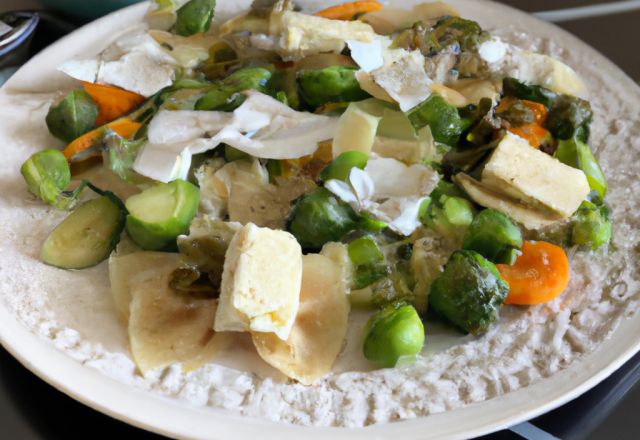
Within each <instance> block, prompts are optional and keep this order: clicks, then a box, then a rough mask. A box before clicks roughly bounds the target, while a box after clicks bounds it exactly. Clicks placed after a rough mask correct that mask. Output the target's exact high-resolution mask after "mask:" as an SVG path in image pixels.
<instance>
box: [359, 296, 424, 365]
mask: <svg viewBox="0 0 640 440" xmlns="http://www.w3.org/2000/svg"><path fill="white" fill-rule="evenodd" d="M362 341H363V350H364V356H365V357H366V358H367V359H369V360H371V361H374V362H376V363H378V364H379V365H380V366H382V367H385V368H391V367H394V366H395V365H396V363H397V362H398V359H400V357H402V356H411V355H416V354H419V353H420V351H422V345H423V344H424V327H423V325H422V321H420V317H419V316H418V313H417V312H416V309H414V308H413V307H412V306H410V305H408V304H406V303H405V302H402V301H399V302H396V303H393V304H389V305H388V306H386V307H385V308H384V309H382V310H380V311H379V312H378V313H376V314H375V315H373V316H372V317H371V319H369V321H368V322H367V325H366V326H365V328H364V333H363V335H362Z"/></svg>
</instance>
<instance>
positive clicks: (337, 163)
mask: <svg viewBox="0 0 640 440" xmlns="http://www.w3.org/2000/svg"><path fill="white" fill-rule="evenodd" d="M368 161H369V156H368V155H366V154H365V153H362V152H361V151H345V152H344V153H342V154H340V155H339V156H338V157H336V158H335V159H333V161H332V162H331V164H329V166H328V167H326V168H325V169H324V170H322V173H321V174H320V179H322V181H323V182H327V181H329V180H332V179H336V180H341V181H343V182H346V181H347V179H348V178H349V173H350V172H351V169H352V168H354V167H355V168H360V169H361V170H364V167H366V166H367V162H368Z"/></svg>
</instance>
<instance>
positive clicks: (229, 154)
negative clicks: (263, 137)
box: [224, 144, 249, 162]
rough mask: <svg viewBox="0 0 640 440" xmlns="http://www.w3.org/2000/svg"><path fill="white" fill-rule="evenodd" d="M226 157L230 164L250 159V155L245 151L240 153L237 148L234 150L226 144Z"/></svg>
mask: <svg viewBox="0 0 640 440" xmlns="http://www.w3.org/2000/svg"><path fill="white" fill-rule="evenodd" d="M224 157H226V158H227V160H228V161H229V162H232V161H234V160H238V159H244V158H246V157H249V155H248V154H247V153H245V152H244V151H240V150H238V149H237V148H233V147H232V146H231V145H226V144H225V146H224Z"/></svg>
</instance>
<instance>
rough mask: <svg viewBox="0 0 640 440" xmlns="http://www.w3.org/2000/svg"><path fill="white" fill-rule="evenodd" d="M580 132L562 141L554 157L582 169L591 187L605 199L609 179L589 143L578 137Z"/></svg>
mask: <svg viewBox="0 0 640 440" xmlns="http://www.w3.org/2000/svg"><path fill="white" fill-rule="evenodd" d="M579 134H580V133H579V131H578V133H577V135H576V136H574V137H572V138H571V139H567V140H563V141H560V143H559V145H558V149H557V150H556V152H555V154H554V155H553V157H555V158H556V159H558V160H559V161H560V162H562V163H563V164H565V165H569V166H570V167H573V168H576V169H579V170H582V171H583V172H584V174H585V175H586V176H587V181H588V182H589V187H590V188H591V189H592V190H595V191H597V192H598V194H599V195H600V199H601V200H604V196H605V194H606V193H607V180H606V179H605V177H604V174H603V173H602V169H601V168H600V165H599V164H598V161H597V160H596V158H595V157H594V155H593V153H592V152H591V148H590V147H589V145H587V144H585V143H584V142H582V141H580V140H579V139H578V135H579Z"/></svg>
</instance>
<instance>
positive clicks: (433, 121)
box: [407, 93, 465, 148]
mask: <svg viewBox="0 0 640 440" xmlns="http://www.w3.org/2000/svg"><path fill="white" fill-rule="evenodd" d="M407 116H408V117H409V120H410V121H411V124H413V128H414V129H415V131H416V133H418V132H419V131H420V130H421V129H422V128H424V127H426V126H427V125H428V126H429V127H430V128H431V133H432V135H433V139H435V141H436V142H440V143H442V144H446V145H448V146H450V147H453V148H455V146H456V144H457V142H458V140H459V139H460V135H461V134H462V131H463V130H464V128H465V126H464V124H463V121H462V119H461V118H460V114H459V113H458V109H457V108H455V107H454V106H453V105H451V104H449V103H448V102H447V101H445V100H444V99H443V98H442V96H440V95H439V94H437V93H434V94H433V95H431V96H429V98H427V100H426V101H424V102H423V103H421V104H418V105H417V106H415V107H414V108H412V109H411V110H409V111H408V112H407Z"/></svg>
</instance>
